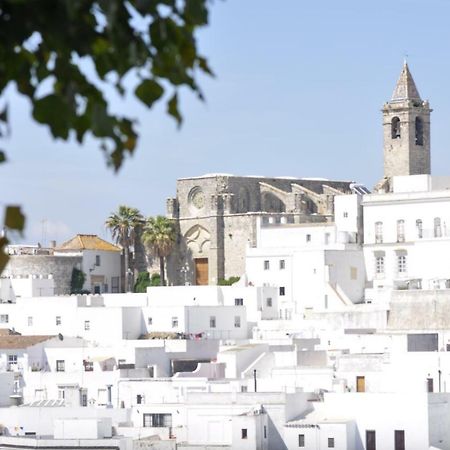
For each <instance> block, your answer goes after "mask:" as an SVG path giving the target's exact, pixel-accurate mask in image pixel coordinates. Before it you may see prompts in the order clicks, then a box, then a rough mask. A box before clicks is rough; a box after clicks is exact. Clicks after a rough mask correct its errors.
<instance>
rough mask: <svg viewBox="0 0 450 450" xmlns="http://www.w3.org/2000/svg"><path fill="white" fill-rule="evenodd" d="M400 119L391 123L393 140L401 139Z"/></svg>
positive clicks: (394, 119)
mask: <svg viewBox="0 0 450 450" xmlns="http://www.w3.org/2000/svg"><path fill="white" fill-rule="evenodd" d="M400 127H401V124H400V119H399V118H398V117H394V118H393V119H392V122H391V137H392V139H400V136H401V133H400Z"/></svg>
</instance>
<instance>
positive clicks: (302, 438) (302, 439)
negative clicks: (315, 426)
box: [298, 434, 305, 447]
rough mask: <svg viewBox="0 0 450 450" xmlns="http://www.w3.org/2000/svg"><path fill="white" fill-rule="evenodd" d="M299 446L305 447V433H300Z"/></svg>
mask: <svg viewBox="0 0 450 450" xmlns="http://www.w3.org/2000/svg"><path fill="white" fill-rule="evenodd" d="M298 446H299V447H304V446H305V435H304V434H299V435H298Z"/></svg>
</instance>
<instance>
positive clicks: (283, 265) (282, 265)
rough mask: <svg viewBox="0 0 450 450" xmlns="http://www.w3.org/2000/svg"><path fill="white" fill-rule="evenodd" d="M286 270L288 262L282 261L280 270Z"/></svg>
mask: <svg viewBox="0 0 450 450" xmlns="http://www.w3.org/2000/svg"><path fill="white" fill-rule="evenodd" d="M285 268H286V261H285V260H284V259H280V270H284V269H285Z"/></svg>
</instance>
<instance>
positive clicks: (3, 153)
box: [0, 150, 6, 164]
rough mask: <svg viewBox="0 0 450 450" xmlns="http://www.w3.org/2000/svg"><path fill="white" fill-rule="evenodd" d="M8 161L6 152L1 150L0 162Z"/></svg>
mask: <svg viewBox="0 0 450 450" xmlns="http://www.w3.org/2000/svg"><path fill="white" fill-rule="evenodd" d="M5 161H6V154H5V152H4V151H2V150H0V164H1V163H4V162H5Z"/></svg>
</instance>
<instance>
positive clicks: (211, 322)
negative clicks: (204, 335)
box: [209, 316, 216, 328]
mask: <svg viewBox="0 0 450 450" xmlns="http://www.w3.org/2000/svg"><path fill="white" fill-rule="evenodd" d="M209 328H216V316H211V317H210V318H209Z"/></svg>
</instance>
